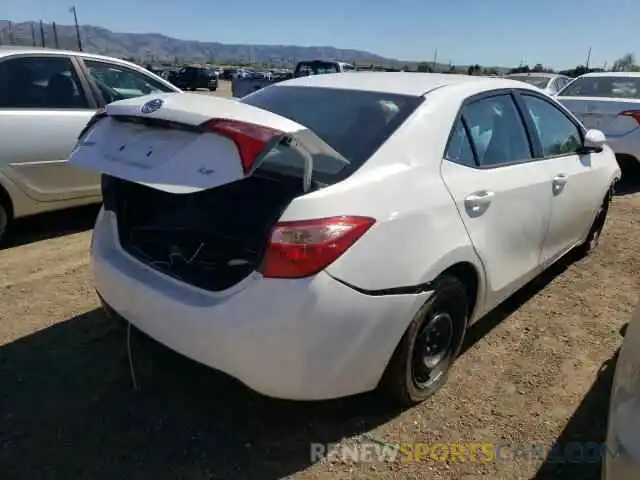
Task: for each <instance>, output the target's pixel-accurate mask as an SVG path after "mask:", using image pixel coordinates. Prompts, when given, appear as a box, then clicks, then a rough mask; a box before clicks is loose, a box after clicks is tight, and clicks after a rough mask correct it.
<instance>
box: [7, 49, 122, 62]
mask: <svg viewBox="0 0 640 480" xmlns="http://www.w3.org/2000/svg"><path fill="white" fill-rule="evenodd" d="M43 53H44V54H64V55H77V56H82V57H85V58H93V59H96V60H110V61H111V60H117V61H119V62H124V63H127V64H131V62H128V61H127V60H123V59H121V58H117V57H109V56H107V55H98V54H96V53H87V52H79V51H77V50H59V49H56V48H44V47H23V46H16V45H0V58H2V57H6V56H9V55H16V54H21V55H24V54H35V55H40V54H43Z"/></svg>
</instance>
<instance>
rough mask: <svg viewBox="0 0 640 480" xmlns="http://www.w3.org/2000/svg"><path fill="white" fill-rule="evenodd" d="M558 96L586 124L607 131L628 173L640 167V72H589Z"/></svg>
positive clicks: (636, 170) (624, 169) (611, 144)
mask: <svg viewBox="0 0 640 480" xmlns="http://www.w3.org/2000/svg"><path fill="white" fill-rule="evenodd" d="M556 99H557V100H558V101H560V103H562V104H563V105H564V106H565V107H567V108H568V109H569V110H571V112H572V113H573V114H574V115H575V116H577V117H578V118H579V119H580V120H581V121H582V123H583V124H584V126H585V127H587V128H595V129H598V130H601V131H602V132H604V134H605V135H606V136H607V143H608V144H609V146H610V147H611V148H612V149H613V151H614V152H615V153H616V158H617V159H618V163H620V166H621V167H622V169H623V171H624V172H625V173H631V172H633V173H637V172H638V170H640V73H635V72H601V73H587V74H585V75H582V76H580V77H578V78H576V79H575V80H574V81H573V82H572V83H571V84H570V85H568V86H567V87H566V88H565V89H564V90H562V91H561V92H560V93H558V95H557V97H556ZM623 175H624V173H623Z"/></svg>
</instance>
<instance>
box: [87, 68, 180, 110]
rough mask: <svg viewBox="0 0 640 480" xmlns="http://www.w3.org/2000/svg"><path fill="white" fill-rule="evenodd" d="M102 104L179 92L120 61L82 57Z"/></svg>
mask: <svg viewBox="0 0 640 480" xmlns="http://www.w3.org/2000/svg"><path fill="white" fill-rule="evenodd" d="M81 64H82V65H83V67H84V69H85V71H86V72H87V75H88V77H89V80H90V83H91V85H92V87H93V88H94V89H95V91H96V94H97V96H98V97H99V99H100V100H101V102H100V103H101V106H102V105H105V104H107V103H111V102H115V101H117V100H124V99H127V98H133V97H139V96H141V95H149V94H151V93H160V92H178V90H177V88H176V87H173V86H169V85H167V84H165V83H162V82H160V81H158V80H157V79H155V78H153V77H152V76H151V75H148V74H146V73H143V72H141V71H137V70H133V69H132V68H129V67H126V66H124V65H121V64H119V63H115V62H109V61H108V60H103V59H100V60H98V59H89V58H83V59H81Z"/></svg>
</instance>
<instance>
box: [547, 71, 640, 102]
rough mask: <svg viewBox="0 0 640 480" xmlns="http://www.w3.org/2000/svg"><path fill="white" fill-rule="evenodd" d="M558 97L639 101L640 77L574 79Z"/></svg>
mask: <svg viewBox="0 0 640 480" xmlns="http://www.w3.org/2000/svg"><path fill="white" fill-rule="evenodd" d="M558 96H560V97H609V98H637V99H640V77H616V76H602V77H601V76H596V77H581V78H576V79H575V80H574V81H573V82H571V83H570V84H569V85H567V87H566V88H565V89H564V90H562V91H561V92H560V93H559V94H558Z"/></svg>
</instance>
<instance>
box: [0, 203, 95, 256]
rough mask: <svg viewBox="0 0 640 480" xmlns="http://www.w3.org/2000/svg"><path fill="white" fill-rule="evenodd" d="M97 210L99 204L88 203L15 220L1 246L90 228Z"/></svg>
mask: <svg viewBox="0 0 640 480" xmlns="http://www.w3.org/2000/svg"><path fill="white" fill-rule="evenodd" d="M99 210H100V205H99V204H98V205H89V206H85V207H79V208H70V209H67V210H61V211H58V212H50V213H43V214H40V215H34V216H33V217H27V218H24V219H20V220H16V222H15V223H14V224H13V225H11V230H10V231H9V233H8V234H7V238H6V241H5V242H4V243H3V245H2V247H1V248H10V247H17V246H20V245H25V244H27V243H33V242H38V241H41V240H48V239H50V238H55V237H61V236H62V235H69V234H72V233H78V232H83V231H85V230H91V229H92V228H93V225H94V223H95V221H96V216H97V215H98V211H99Z"/></svg>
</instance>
